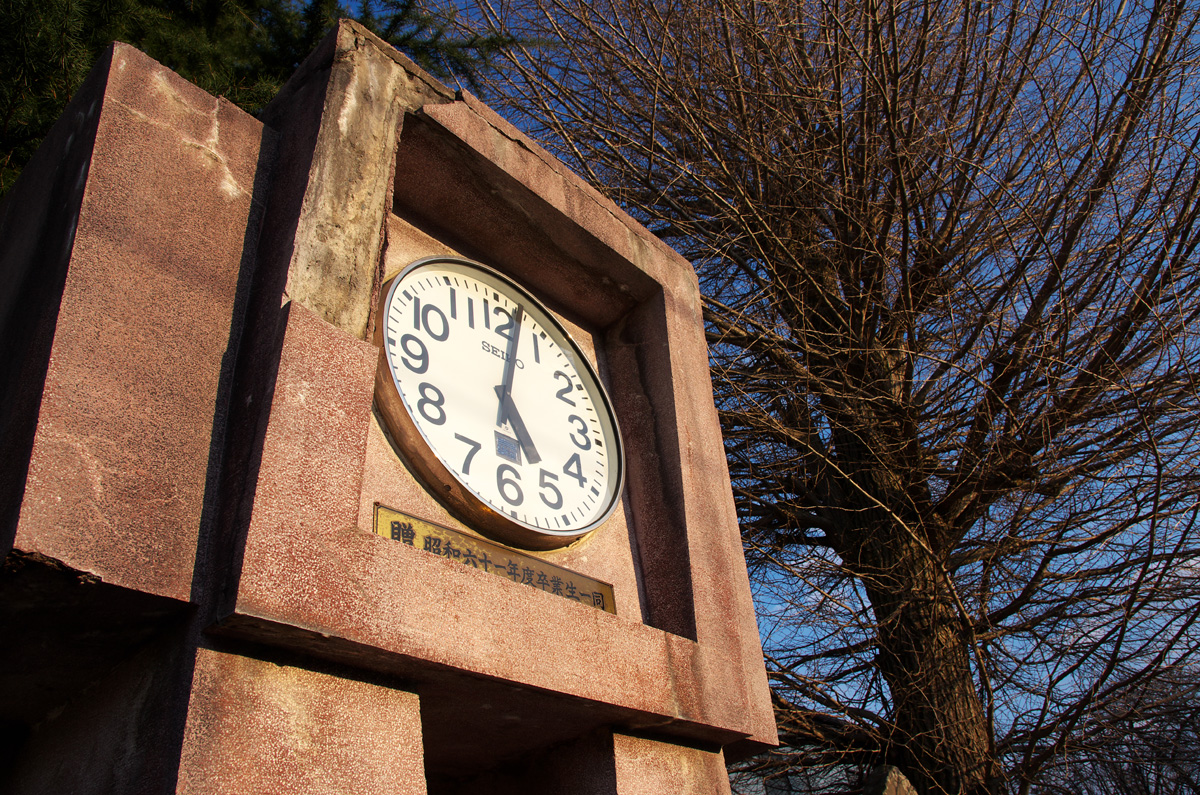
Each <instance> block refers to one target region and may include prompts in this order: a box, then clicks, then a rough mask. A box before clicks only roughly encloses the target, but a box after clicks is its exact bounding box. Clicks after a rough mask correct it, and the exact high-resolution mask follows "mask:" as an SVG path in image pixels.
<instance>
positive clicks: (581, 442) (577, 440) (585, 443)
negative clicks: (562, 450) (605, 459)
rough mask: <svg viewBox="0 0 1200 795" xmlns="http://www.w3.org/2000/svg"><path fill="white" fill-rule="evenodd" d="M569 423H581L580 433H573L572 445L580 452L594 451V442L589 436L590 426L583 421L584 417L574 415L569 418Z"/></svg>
mask: <svg viewBox="0 0 1200 795" xmlns="http://www.w3.org/2000/svg"><path fill="white" fill-rule="evenodd" d="M567 422H569V423H571V424H572V425H574V424H575V423H579V432H578V433H575V432H572V433H571V443H572V444H574V445H575V446H576V447H578V448H579V449H580V450H590V449H592V440H591V439H590V438H589V437H588V435H587V432H588V426H587V423H586V422H584V421H583V417H579V416H576V415H574V414H572V415H571V416H570V417H567Z"/></svg>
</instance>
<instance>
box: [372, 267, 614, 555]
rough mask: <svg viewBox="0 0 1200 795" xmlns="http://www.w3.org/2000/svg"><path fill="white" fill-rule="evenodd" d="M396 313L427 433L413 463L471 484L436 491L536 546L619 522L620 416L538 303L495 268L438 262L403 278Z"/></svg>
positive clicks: (394, 297) (409, 381)
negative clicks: (615, 515)
mask: <svg viewBox="0 0 1200 795" xmlns="http://www.w3.org/2000/svg"><path fill="white" fill-rule="evenodd" d="M382 309H383V312H382V317H381V318H380V321H379V323H378V325H379V327H380V330H381V334H380V335H379V336H380V337H381V339H380V343H381V345H382V348H383V352H384V359H385V361H386V363H387V368H388V371H389V372H390V374H391V379H392V381H391V383H392V384H393V385H394V386H395V390H396V392H397V393H398V395H399V397H400V400H401V402H402V403H403V407H404V410H405V412H406V414H407V420H408V421H410V422H411V424H412V426H415V429H416V431H418V432H419V437H420V438H419V439H418V438H417V437H416V435H414V434H411V433H410V434H408V436H409V437H411V438H410V440H409V442H408V444H407V445H406V444H405V443H404V442H401V447H402V449H403V448H405V447H416V448H417V449H409V450H406V451H405V454H406V457H407V458H408V459H409V460H410V462H413V461H414V459H429V455H430V454H432V456H433V457H434V458H436V463H435V462H433V461H432V460H426V461H425V463H426V464H427V465H426V466H416V467H414V469H416V470H417V472H418V474H421V475H422V476H423V477H424V478H425V479H426V480H427V481H428V480H435V481H445V480H447V475H449V477H451V478H453V480H454V481H457V484H455V485H461V486H462V487H464V488H465V493H463V491H462V490H461V489H456V488H452V487H451V486H449V485H447V484H446V483H442V482H435V483H427V485H430V486H431V487H432V488H433V491H434V492H435V493H437V494H438V495H439V496H440V497H442V498H444V499H446V500H447V501H448V502H449V503H450V504H451V507H457V508H459V509H460V512H463V511H465V512H466V513H468V514H469V516H468V517H466V518H467V519H468V521H469V522H470V521H474V522H475V523H477V524H479V523H482V524H483V525H484V526H483V527H479V528H478V529H481V530H484V531H485V532H486V531H489V530H491V531H493V534H494V535H499V536H500V537H501V538H502V539H503V540H507V541H511V542H514V543H518V544H522V545H525V546H531V547H535V548H551V547H555V546H562V545H564V544H567V543H570V542H571V541H573V540H575V539H576V538H578V537H580V536H582V535H583V534H585V533H587V532H589V531H590V530H592V529H594V528H595V527H597V526H598V525H599V524H600V523H601V522H603V521H604V520H605V519H606V518H608V516H609V515H610V514H611V513H612V511H613V509H614V508H615V507H616V505H617V501H618V499H619V497H620V489H621V485H622V480H623V475H624V461H623V457H622V449H621V439H620V435H619V432H618V430H617V426H616V423H615V422H614V420H613V413H612V409H611V406H610V404H609V402H608V397H607V395H606V394H605V392H604V390H603V388H602V387H601V385H600V383H599V381H598V379H597V378H596V376H595V374H594V372H593V371H592V369H591V366H590V365H589V364H588V362H587V360H586V359H585V358H584V357H583V355H582V354H581V353H580V351H579V349H578V347H577V346H576V345H575V343H574V342H573V341H572V340H571V339H570V337H569V336H568V335H567V333H566V332H565V331H564V330H563V329H562V327H561V326H560V325H559V324H558V322H557V321H555V320H554V318H553V317H551V315H550V314H549V313H548V312H547V311H546V310H545V309H544V308H543V307H542V305H541V304H540V303H538V301H537V300H536V299H534V298H533V297H532V296H530V295H529V294H528V293H527V292H526V291H525V290H523V289H522V288H520V287H518V286H517V285H516V284H515V283H513V282H511V281H510V280H508V279H507V278H505V277H504V276H501V275H500V274H498V273H496V272H495V271H492V270H491V269H488V268H485V267H483V266H481V265H477V264H474V263H470V262H467V261H465V260H456V259H445V258H431V259H427V260H421V261H418V262H416V263H413V264H412V265H410V266H409V267H408V268H406V269H405V270H404V272H402V273H401V274H400V275H399V276H398V277H397V278H396V279H395V280H394V281H393V282H392V285H391V288H390V289H389V290H388V292H387V294H386V298H385V301H384V303H383V307H382ZM382 404H383V401H381V407H382ZM385 415H386V412H385ZM400 419H403V418H400ZM391 424H393V423H392V422H391V421H389V425H391ZM402 424H406V423H402ZM403 435H404V434H403V433H401V434H398V436H403ZM422 444H423V445H424V446H425V447H427V450H426V449H425V447H422ZM418 463H419V462H418ZM438 464H440V466H438ZM440 488H444V489H445V491H440V490H439V489H440ZM450 493H453V494H454V495H455V497H454V498H448V497H447V495H448V494H450ZM464 503H465V504H464Z"/></svg>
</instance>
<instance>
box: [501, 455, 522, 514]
mask: <svg viewBox="0 0 1200 795" xmlns="http://www.w3.org/2000/svg"><path fill="white" fill-rule="evenodd" d="M509 474H511V475H512V477H505V475H509ZM520 479H521V473H520V472H518V471H517V470H516V468H515V467H514V466H512V465H511V464H501V465H500V466H499V467H497V468H496V488H498V489H500V496H501V497H503V498H504V501H505V502H507V503H508V504H509V505H513V506H516V505H520V504H521V503H522V502H524V501H525V494H524V493H523V492H522V491H521V487H520V486H519V485H517V481H518V480H520ZM510 490H511V491H512V492H513V494H512V496H509V491H510Z"/></svg>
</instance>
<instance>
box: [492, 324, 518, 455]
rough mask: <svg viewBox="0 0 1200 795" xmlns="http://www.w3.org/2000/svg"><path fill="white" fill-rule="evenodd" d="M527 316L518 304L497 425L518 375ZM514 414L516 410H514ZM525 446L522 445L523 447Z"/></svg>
mask: <svg viewBox="0 0 1200 795" xmlns="http://www.w3.org/2000/svg"><path fill="white" fill-rule="evenodd" d="M524 316H525V310H524V309H522V308H521V305H520V304H517V308H516V309H515V310H514V311H513V314H512V319H513V329H512V336H511V337H509V338H508V346H507V347H506V348H505V349H504V377H503V378H502V379H501V381H500V386H498V387H496V395H497V396H499V398H500V407H499V409H498V410H497V411H496V424H497V425H503V424H504V417H505V414H506V412H505V409H504V399H505V398H506V397H507V396H509V395H511V394H512V384H513V376H515V375H516V373H517V345H518V344H519V343H520V342H521V319H522V318H523V317H524ZM514 413H516V412H515V410H514ZM523 446H524V444H522V447H523Z"/></svg>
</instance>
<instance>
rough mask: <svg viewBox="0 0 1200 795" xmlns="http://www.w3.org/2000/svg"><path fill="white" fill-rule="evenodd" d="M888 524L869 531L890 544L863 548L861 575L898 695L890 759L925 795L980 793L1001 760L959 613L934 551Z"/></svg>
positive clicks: (883, 667) (884, 669)
mask: <svg viewBox="0 0 1200 795" xmlns="http://www.w3.org/2000/svg"><path fill="white" fill-rule="evenodd" d="M887 525H888V526H887V527H886V528H879V529H877V530H871V531H867V532H868V533H869V534H870V535H872V536H874V537H876V538H879V539H884V538H887V539H890V541H891V543H888V544H885V545H883V546H882V547H880V546H878V545H875V544H871V545H870V548H869V549H864V550H860V562H861V563H862V564H865V566H864V568H865V569H867V570H868V571H869V572H870V573H868V574H867V575H866V576H864V578H863V579H864V582H865V584H866V587H867V593H868V596H869V598H870V600H871V605H872V608H873V609H874V612H875V617H876V620H877V621H878V644H879V652H878V657H877V664H878V666H879V670H880V672H881V673H882V674H883V676H884V678H885V680H886V681H887V683H888V686H889V689H890V690H891V698H892V699H893V710H892V721H893V734H892V737H891V743H890V748H889V750H888V761H889V762H891V763H893V764H895V765H897V766H898V767H900V769H901V770H902V771H903V772H904V774H905V775H906V776H907V777H908V778H909V780H910V781H911V782H912V783H913V785H914V786H915V787H916V788H917V790H918V791H919V792H921V793H947V794H948V795H959V794H960V793H961V794H962V795H968V794H969V795H983V794H984V793H988V792H989V791H990V787H989V785H990V783H991V782H992V781H993V780H995V779H996V778H997V775H998V771H999V763H998V760H996V758H995V754H994V751H993V749H992V743H991V727H990V726H989V725H988V720H987V717H986V715H985V714H984V710H983V705H982V703H981V702H980V698H979V694H978V692H977V690H976V688H975V681H974V676H973V673H972V669H971V659H970V651H969V645H968V641H967V639H966V638H965V637H964V627H963V622H962V619H961V617H960V616H959V614H958V612H957V610H956V609H955V606H954V604H953V602H952V601H951V599H950V598H949V596H948V594H947V586H946V584H945V583H944V582H942V581H941V578H940V576H939V574H938V571H937V568H936V564H935V563H934V561H933V560H931V559H930V556H929V554H928V553H927V552H926V551H925V550H924V549H922V548H921V547H920V546H919V545H918V544H917V543H916V541H915V540H913V539H912V537H911V536H910V535H909V532H908V531H907V530H905V529H904V528H903V527H900V526H898V524H897V523H895V522H888V523H887ZM876 554H878V555H879V558H878V559H876V560H873V561H871V560H864V559H863V558H865V557H867V556H870V557H875V555H876Z"/></svg>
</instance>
